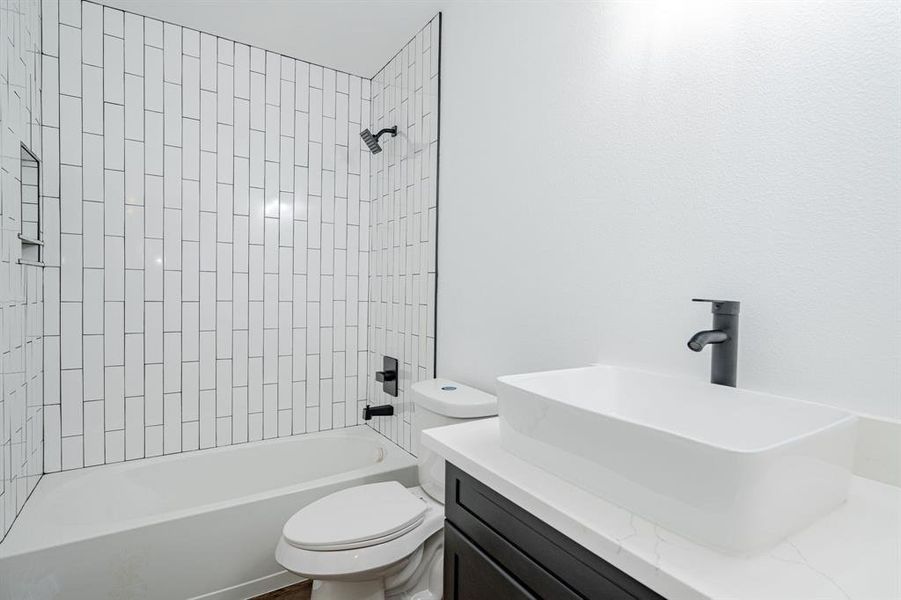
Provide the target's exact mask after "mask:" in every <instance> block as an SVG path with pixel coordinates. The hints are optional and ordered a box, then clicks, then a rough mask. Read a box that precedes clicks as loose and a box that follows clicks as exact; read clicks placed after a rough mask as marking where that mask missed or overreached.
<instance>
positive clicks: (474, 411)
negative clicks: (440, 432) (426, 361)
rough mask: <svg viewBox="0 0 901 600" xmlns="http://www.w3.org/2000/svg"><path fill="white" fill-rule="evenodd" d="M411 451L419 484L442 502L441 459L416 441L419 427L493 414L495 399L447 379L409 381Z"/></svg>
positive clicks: (419, 436) (442, 460)
mask: <svg viewBox="0 0 901 600" xmlns="http://www.w3.org/2000/svg"><path fill="white" fill-rule="evenodd" d="M413 404H414V405H415V408H414V410H415V412H414V414H413V440H412V442H413V448H412V450H413V454H415V455H416V457H417V461H418V463H419V485H420V486H422V489H423V490H425V492H426V493H427V494H428V495H429V496H431V497H432V498H434V499H435V500H437V501H438V502H440V503H442V504H444V459H443V458H441V457H440V456H438V455H437V454H435V453H434V452H432V451H431V450H429V449H428V448H426V447H425V446H423V445H422V444H421V443H420V440H421V437H422V430H423V429H430V428H432V427H441V426H443V425H453V424H455V423H462V422H464V421H470V420H472V419H484V418H485V417H494V416H496V415H497V398H495V397H494V396H492V395H491V394H486V393H485V392H483V391H481V390H477V389H475V388H471V387H469V386H468V385H463V384H461V383H457V382H455V381H450V380H448V379H427V380H425V381H419V382H417V383H414V384H413Z"/></svg>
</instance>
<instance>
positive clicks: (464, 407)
mask: <svg viewBox="0 0 901 600" xmlns="http://www.w3.org/2000/svg"><path fill="white" fill-rule="evenodd" d="M413 401H414V402H415V403H416V404H418V405H419V406H422V407H423V408H426V409H428V410H430V411H432V412H434V413H437V414H439V415H442V416H445V417H452V418H455V419H477V418H480V417H493V416H495V415H496V414H497V398H495V397H494V396H492V395H491V394H486V393H485V392H483V391H481V390H477V389H475V388H472V387H469V386H468V385H463V384H462V383H457V382H456V381H451V380H449V379H426V380H424V381H418V382H416V383H414V384H413Z"/></svg>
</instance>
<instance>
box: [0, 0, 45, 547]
mask: <svg viewBox="0 0 901 600" xmlns="http://www.w3.org/2000/svg"><path fill="white" fill-rule="evenodd" d="M41 141H42V139H41V3H40V2H39V1H38V0H9V1H4V2H0V539H3V536H5V535H6V532H7V531H8V530H9V528H10V527H11V526H12V523H13V520H14V519H15V518H16V515H17V514H18V513H19V511H20V510H21V509H22V505H23V504H24V503H25V500H26V499H27V498H28V495H29V494H30V493H31V492H32V490H34V486H35V485H37V482H38V480H39V479H40V477H41V474H42V473H43V472H44V468H43V454H42V445H43V427H42V425H43V406H42V404H43V353H44V348H43V334H42V321H43V310H44V305H43V287H44V286H43V278H42V270H41V269H40V268H39V267H35V266H25V265H20V264H19V262H18V261H19V259H20V258H21V257H22V243H21V241H20V240H19V238H18V235H19V233H20V232H21V231H22V222H21V217H22V208H21V202H22V190H21V150H20V148H21V146H23V145H24V146H25V147H27V148H28V149H29V150H30V151H31V153H32V154H33V155H34V156H36V157H37V158H38V159H39V160H40V159H41V158H42V157H43V152H42V149H43V146H42V143H41Z"/></svg>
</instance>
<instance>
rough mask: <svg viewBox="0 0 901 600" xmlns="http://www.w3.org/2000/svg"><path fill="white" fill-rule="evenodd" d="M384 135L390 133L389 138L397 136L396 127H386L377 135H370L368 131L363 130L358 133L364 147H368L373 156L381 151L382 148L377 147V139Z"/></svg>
mask: <svg viewBox="0 0 901 600" xmlns="http://www.w3.org/2000/svg"><path fill="white" fill-rule="evenodd" d="M386 133H390V134H391V137H394V136H396V135H397V125H395V126H394V127H386V128H385V129H382V130H381V131H379V132H378V133H377V134H375V135H372V132H371V131H369V130H368V129H364V130H363V131H361V132H360V137H361V138H363V141H364V142H366V145H367V146H369V151H370V152H372V153H373V154H378V153H379V152H381V151H382V147H381V146H379V138H380V137H382V136H383V135H385V134H386Z"/></svg>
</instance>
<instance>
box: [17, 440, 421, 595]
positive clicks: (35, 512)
mask: <svg viewBox="0 0 901 600" xmlns="http://www.w3.org/2000/svg"><path fill="white" fill-rule="evenodd" d="M391 479H394V480H397V481H400V482H401V483H403V484H404V485H414V484H415V483H416V463H415V459H413V457H411V456H410V455H409V454H407V453H405V452H404V451H403V450H401V449H400V448H398V447H397V446H395V445H394V444H392V443H391V442H390V441H388V440H386V439H385V438H383V437H381V436H379V435H378V434H377V433H375V432H374V431H372V430H371V429H369V428H368V427H365V426H359V427H353V428H349V429H343V430H338V431H333V432H322V433H313V434H308V435H303V436H298V437H292V438H284V439H279V440H272V441H265V442H257V443H252V444H243V445H239V446H229V447H224V448H215V449H212V450H203V451H199V452H189V453H185V454H177V455H171V456H165V457H160V458H152V459H146V460H140V461H135V462H127V463H119V464H115V465H107V466H102V467H93V468H90V469H80V470H77V471H68V472H65V473H56V474H52V475H45V476H44V477H43V478H42V479H41V481H40V483H39V484H38V486H37V488H36V489H35V492H34V494H33V495H32V496H31V498H30V499H29V500H28V502H27V503H26V505H25V508H24V509H23V510H22V513H21V514H20V515H19V517H18V519H17V520H16V522H15V524H14V525H13V528H12V530H11V531H10V532H9V534H8V535H7V537H6V539H5V540H4V541H3V542H2V543H0V600H32V599H33V600H46V599H51V598H65V599H66V600H80V599H85V600H88V599H90V600H98V599H115V600H125V599H132V598H134V599H151V598H153V599H156V598H159V599H165V600H181V599H186V598H204V600H213V599H215V600H230V599H233V598H235V599H237V598H247V597H249V596H252V595H255V594H259V593H263V592H266V591H269V590H272V589H276V588H278V587H281V586H283V585H288V584H290V583H293V582H294V581H297V580H298V579H297V578H296V577H294V576H293V575H290V574H288V573H286V572H284V571H283V570H282V569H281V567H279V566H278V564H277V563H276V562H275V558H274V550H275V545H276V543H277V542H278V539H279V535H280V533H281V528H282V526H283V525H284V523H285V521H286V520H287V519H288V518H289V517H290V516H291V515H292V514H293V513H294V512H295V511H297V510H298V509H299V508H301V507H302V506H304V505H306V504H309V503H310V502H312V501H313V500H316V499H317V498H320V497H322V496H324V495H326V494H328V493H331V492H333V491H335V490H337V489H341V488H344V487H348V486H352V485H359V484H362V483H368V482H374V481H385V480H391Z"/></svg>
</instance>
